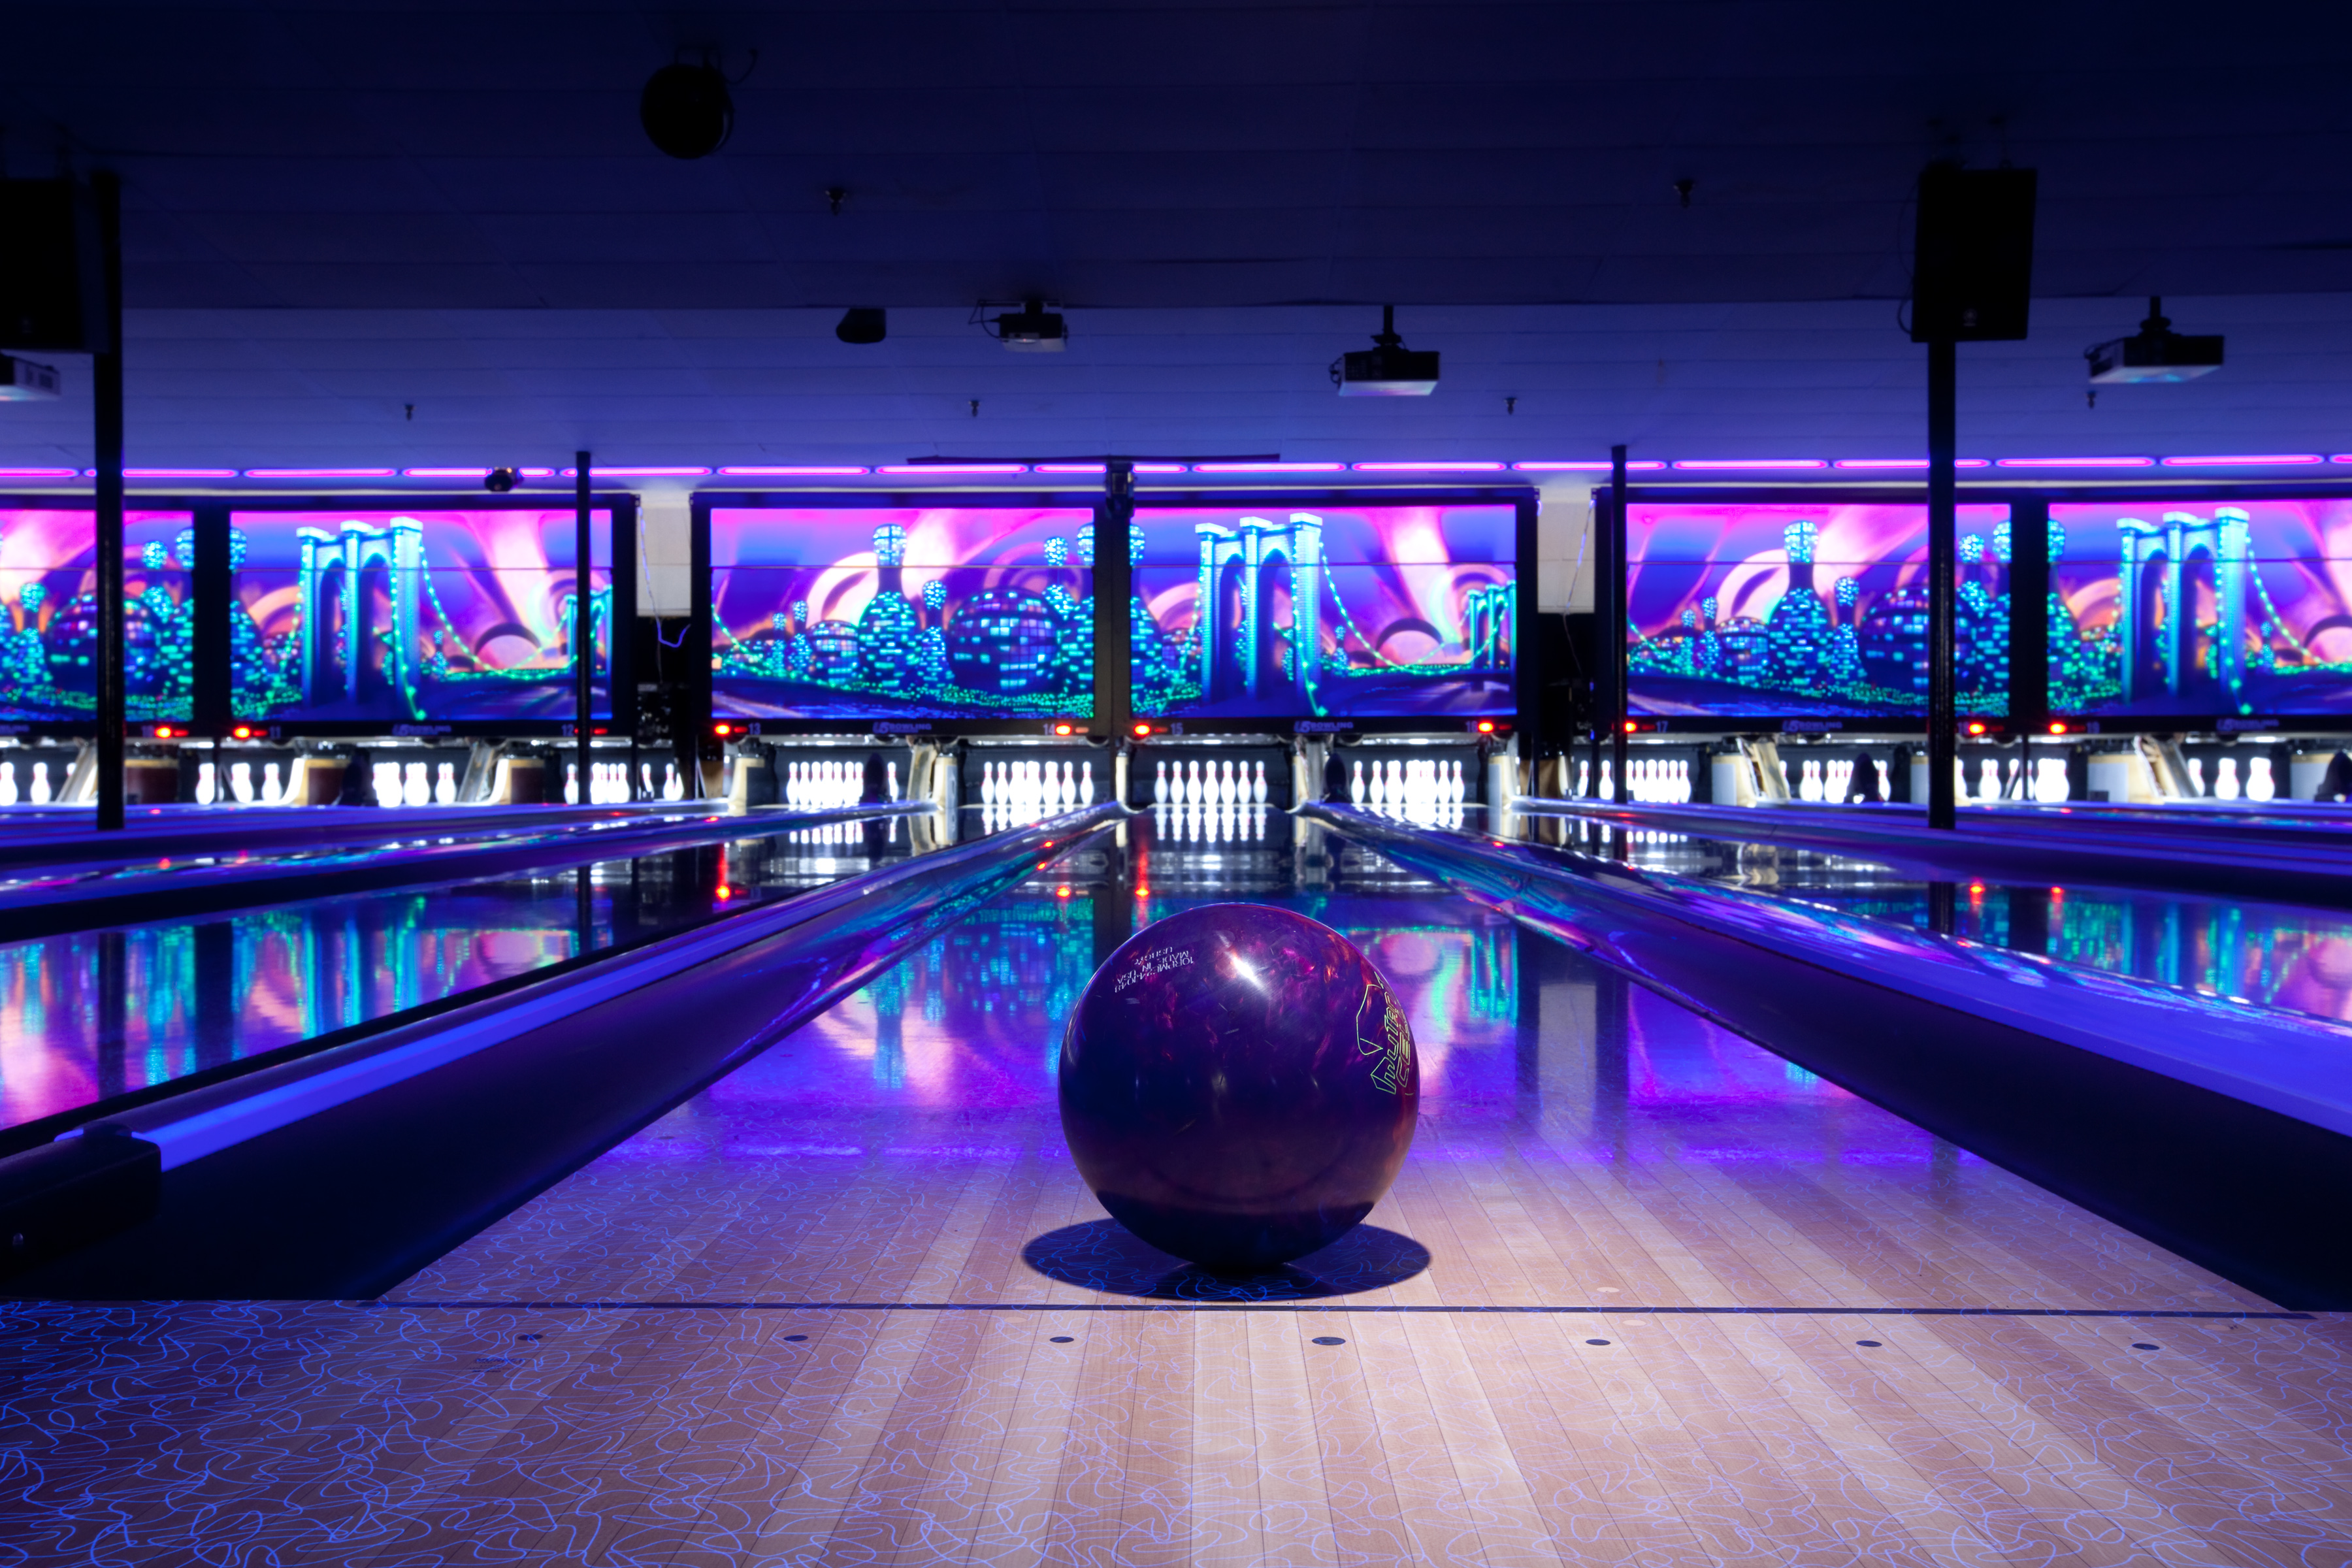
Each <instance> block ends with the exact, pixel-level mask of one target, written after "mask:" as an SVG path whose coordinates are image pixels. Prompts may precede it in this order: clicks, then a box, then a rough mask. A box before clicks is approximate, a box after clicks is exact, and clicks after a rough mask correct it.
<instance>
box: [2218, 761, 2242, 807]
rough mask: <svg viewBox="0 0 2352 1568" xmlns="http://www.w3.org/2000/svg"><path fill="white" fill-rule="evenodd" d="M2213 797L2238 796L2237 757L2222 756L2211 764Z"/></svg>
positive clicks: (2228, 798)
mask: <svg viewBox="0 0 2352 1568" xmlns="http://www.w3.org/2000/svg"><path fill="white" fill-rule="evenodd" d="M2213 798H2214V799H2215V800H2235V799H2237V798H2238V759H2237V758H2235V757H2223V758H2222V759H2221V761H2220V762H2218V763H2215V764H2214V765H2213Z"/></svg>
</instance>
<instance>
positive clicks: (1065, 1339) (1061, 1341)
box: [1054, 1334, 1076, 1345]
mask: <svg viewBox="0 0 2352 1568" xmlns="http://www.w3.org/2000/svg"><path fill="white" fill-rule="evenodd" d="M1054 1342H1055V1344H1057V1345H1066V1344H1074V1343H1076V1341H1075V1340H1073V1339H1072V1338H1071V1337H1070V1336H1069V1335H1067V1334H1055V1336H1054Z"/></svg>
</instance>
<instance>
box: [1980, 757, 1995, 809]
mask: <svg viewBox="0 0 2352 1568" xmlns="http://www.w3.org/2000/svg"><path fill="white" fill-rule="evenodd" d="M1977 798H1978V799H1979V800H1999V799H2000V763H1996V762H1994V761H1993V760H1992V759H1991V758H1990V757H1987V758H1986V759H1985V760H1984V762H1983V763H1982V764H1981V765H1980V766H1979V767H1978V769H1977Z"/></svg>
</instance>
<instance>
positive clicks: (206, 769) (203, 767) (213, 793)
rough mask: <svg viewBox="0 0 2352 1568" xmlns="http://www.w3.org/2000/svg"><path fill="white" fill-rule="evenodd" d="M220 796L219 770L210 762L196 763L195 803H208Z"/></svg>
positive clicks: (210, 803)
mask: <svg viewBox="0 0 2352 1568" xmlns="http://www.w3.org/2000/svg"><path fill="white" fill-rule="evenodd" d="M219 798H220V770H219V769H217V768H215V767H214V766H213V764H212V763H197V764H196V804H197V805H212V803H213V802H215V801H216V800H218V799H219Z"/></svg>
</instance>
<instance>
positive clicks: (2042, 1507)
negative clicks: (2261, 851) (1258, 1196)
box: [0, 1301, 2352, 1565]
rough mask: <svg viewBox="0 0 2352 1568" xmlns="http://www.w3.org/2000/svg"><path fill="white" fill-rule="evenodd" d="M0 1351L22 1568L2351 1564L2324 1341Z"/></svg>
mask: <svg viewBox="0 0 2352 1568" xmlns="http://www.w3.org/2000/svg"><path fill="white" fill-rule="evenodd" d="M11 1319H12V1321H11V1325H10V1327H11V1336H10V1337H11V1343H12V1345H13V1346H14V1347H15V1349H14V1352H13V1354H12V1360H13V1362H14V1363H15V1365H14V1370H15V1372H16V1377H15V1378H14V1379H13V1380H12V1389H13V1392H12V1393H11V1394H10V1395H9V1403H10V1405H11V1407H12V1413H14V1414H16V1415H18V1416H20V1417H21V1416H22V1415H25V1414H26V1413H27V1412H28V1411H30V1410H33V1409H36V1408H39V1409H44V1410H47V1411H50V1412H54V1411H56V1410H58V1409H61V1408H67V1407H71V1408H74V1409H75V1410H77V1412H78V1418H77V1419H76V1421H74V1422H73V1423H72V1424H71V1426H70V1430H66V1429H62V1428H60V1427H59V1426H58V1424H57V1423H56V1422H54V1421H53V1420H51V1421H45V1422H43V1423H41V1424H39V1426H36V1427H32V1428H19V1435H18V1437H17V1440H16V1452H17V1453H18V1454H19V1455H20V1456H21V1458H20V1459H19V1461H18V1465H17V1470H16V1475H17V1480H16V1484H15V1485H13V1486H12V1488H11V1489H10V1496H9V1498H8V1500H6V1501H5V1503H0V1527H5V1533H6V1536H7V1539H8V1540H10V1541H11V1542H14V1543H15V1546H16V1549H17V1550H18V1551H20V1552H26V1553H27V1554H28V1555H27V1557H26V1559H25V1560H26V1561H32V1562H61V1561H68V1560H74V1561H89V1560H103V1561H106V1562H110V1563H186V1562H194V1561H265V1560H266V1561H276V1562H284V1563H352V1564H373V1563H383V1564H392V1563H421V1562H468V1563H509V1562H513V1563H523V1562H530V1563H650V1562H658V1563H713V1564H716V1563H730V1564H733V1563H940V1562H955V1563H985V1564H992V1565H993V1564H1013V1563H1024V1564H1027V1563H1100V1564H1106V1565H1108V1564H1127V1563H1203V1564H1206V1563H1250V1564H1256V1563H1268V1564H1271V1563H1365V1564H1375V1563H1378V1564H1385V1563H1402V1562H1426V1563H1465V1564H1487V1563H1496V1564H1503V1563H1511V1564H1518V1563H1594V1564H1602V1563H1606V1564H1620V1563H1660V1564H1681V1563H1793V1564H1812V1563H1821V1564H1830V1563H1857V1562H1861V1563H1921V1564H1941V1563H2098V1564H2109V1563H2112V1564H2126V1563H2134V1564H2137V1563H2248V1564H2253V1563H2280V1564H2284V1563H2343V1562H2345V1561H2347V1542H2352V1503H2347V1500H2352V1485H2347V1481H2352V1465H2347V1459H2346V1453H2345V1446H2346V1439H2347V1432H2346V1429H2345V1422H2346V1415H2347V1410H2352V1403H2347V1388H2352V1376H2347V1373H2352V1368H2347V1354H2346V1352H2347V1346H2352V1336H2347V1331H2346V1326H2345V1324H2344V1323H2342V1322H2341V1321H2282V1320H2278V1319H2251V1320H2214V1319H2174V1320H2166V1321H2157V1322H2150V1321H2146V1320H2139V1321H2127V1320H2120V1319H2115V1318H2048V1317H2044V1318H2030V1319H2024V1318H1990V1317H1981V1316H1941V1317H1928V1316H1919V1315H1905V1314H1892V1313H1888V1314H1869V1313H1838V1312H1823V1313H1809V1314H1793V1315H1754V1314H1722V1313H1717V1314H1689V1315H1677V1314H1656V1313H1650V1312H1627V1313H1612V1314H1599V1315H1580V1316H1565V1315H1559V1314H1542V1313H1502V1312H1486V1313H1479V1312H1444V1311H1440V1312H1425V1313H1402V1312H1388V1313H1381V1312H1369V1311H1364V1310H1358V1309H1356V1308H1355V1307H1354V1306H1353V1304H1351V1303H1349V1302H1344V1301H1343V1302H1338V1303H1330V1304H1328V1307H1325V1308H1318V1310H1313V1311H1299V1310H1256V1311H1249V1310H1230V1309H1225V1310H1217V1309H1210V1310H1202V1309H1198V1308H1191V1309H1187V1308H1171V1307H1165V1306H1162V1307H1160V1308H1157V1309H1155V1310H1144V1311H1098V1310H1076V1309H1071V1308H1045V1309H1017V1310H1016V1309H1002V1308H998V1309H982V1310H967V1311H906V1310H897V1311H893V1310H873V1309H844V1310H744V1309H717V1308H668V1309H646V1308H601V1309H584V1308H563V1309H556V1310H530V1309H520V1308H469V1309H441V1308H421V1307H404V1306H398V1305H391V1304H386V1305H383V1306H378V1307H365V1306H355V1305H351V1304H334V1303H319V1304H306V1305H293V1306H273V1305H266V1304H265V1305H254V1306H246V1307H227V1306H222V1305H177V1306H173V1305H162V1306H151V1307H143V1308H123V1309H119V1310H116V1311H115V1313H114V1316H113V1321H111V1322H110V1324H109V1325H108V1326H107V1327H106V1328H105V1329H102V1330H100V1329H96V1328H95V1327H94V1326H93V1325H91V1324H90V1323H89V1320H88V1316H87V1314H77V1313H76V1312H75V1311H74V1310H72V1309H67V1308H60V1307H43V1306H37V1307H29V1308H23V1309H17V1310H13V1311H12V1314H11ZM77 1321H79V1327H77V1326H76V1323H77ZM526 1336H528V1337H526ZM796 1336H804V1337H796ZM1595 1340H1602V1341H1606V1343H1604V1344H1595V1343H1592V1341H1595ZM1326 1341H1337V1342H1338V1343H1327V1342H1326ZM1864 1341H1872V1342H1875V1343H1873V1344H1868V1345H1865V1344H1864V1343H1862V1342H1864ZM2136 1343H2137V1344H2152V1345H2155V1346H2156V1347H2157V1348H2155V1349H2149V1350H2143V1349H2137V1348H2135V1344H2136ZM134 1366H135V1367H137V1368H138V1373H137V1375H135V1376H126V1375H124V1373H128V1372H130V1371H131V1369H132V1368H133V1367H134ZM101 1386H102V1389H103V1394H102V1396H100V1389H101Z"/></svg>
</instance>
